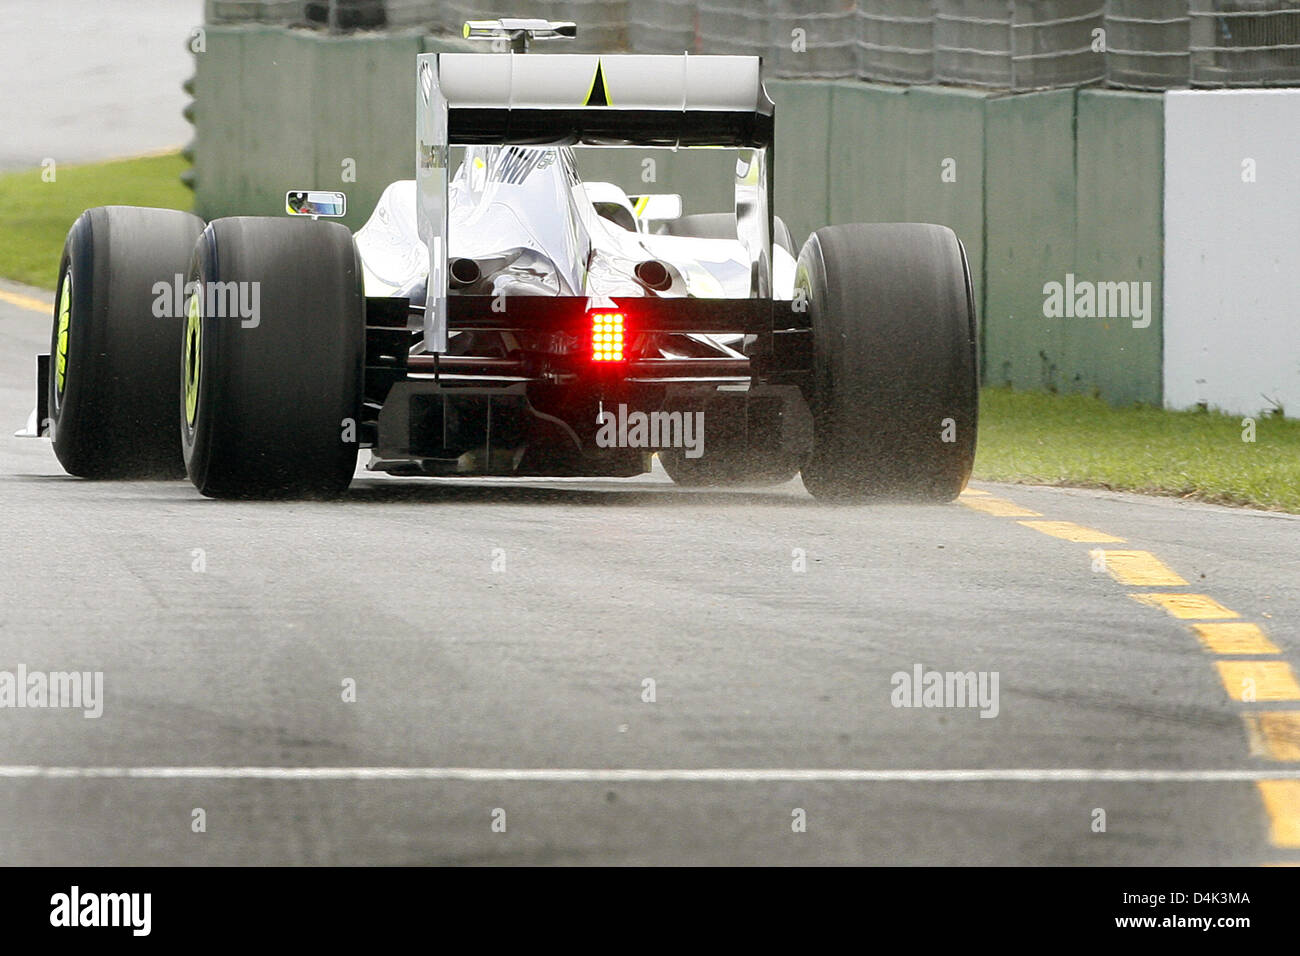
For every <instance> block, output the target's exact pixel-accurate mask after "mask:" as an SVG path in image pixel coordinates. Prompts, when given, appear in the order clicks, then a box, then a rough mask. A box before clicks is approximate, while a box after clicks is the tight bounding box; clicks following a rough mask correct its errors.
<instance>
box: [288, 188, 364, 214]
mask: <svg viewBox="0 0 1300 956" xmlns="http://www.w3.org/2000/svg"><path fill="white" fill-rule="evenodd" d="M347 210H348V198H347V196H345V195H343V193H328V192H309V191H307V190H305V189H296V190H295V189H291V190H289V192H287V193H285V194H284V211H285V212H287V213H288V214H289V215H291V216H342V215H344V214H346V213H347Z"/></svg>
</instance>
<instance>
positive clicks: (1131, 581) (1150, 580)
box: [1100, 551, 1187, 587]
mask: <svg viewBox="0 0 1300 956" xmlns="http://www.w3.org/2000/svg"><path fill="white" fill-rule="evenodd" d="M1100 553H1101V554H1103V555H1105V558H1106V572H1107V573H1108V574H1109V575H1110V576H1111V577H1112V578H1114V579H1115V580H1116V581H1118V582H1119V583H1120V584H1128V585H1131V586H1133V587H1161V586H1164V585H1173V586H1174V587H1183V586H1184V585H1186V584H1187V581H1186V579H1184V578H1183V577H1182V576H1181V575H1180V574H1178V573H1177V572H1175V571H1174V570H1173V569H1172V568H1171V567H1169V566H1168V565H1167V564H1165V563H1164V562H1163V561H1161V560H1160V559H1159V558H1157V557H1156V556H1155V555H1154V554H1152V553H1151V552H1150V551H1101V552H1100Z"/></svg>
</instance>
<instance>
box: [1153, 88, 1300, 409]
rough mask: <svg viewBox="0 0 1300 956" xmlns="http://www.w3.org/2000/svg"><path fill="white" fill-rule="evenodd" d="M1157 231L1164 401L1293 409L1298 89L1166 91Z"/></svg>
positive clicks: (1299, 289) (1297, 320) (1297, 403)
mask: <svg viewBox="0 0 1300 956" xmlns="http://www.w3.org/2000/svg"><path fill="white" fill-rule="evenodd" d="M1247 159H1253V160H1254V161H1255V182H1253V183H1251V182H1244V181H1243V178H1242V173H1243V162H1244V161H1245V160H1247ZM1164 231H1165V284H1164V285H1165V292H1164V295H1165V307H1164V335H1165V342H1164V383H1165V404H1166V405H1168V406H1169V407H1171V408H1186V407H1189V406H1191V405H1194V404H1196V403H1197V402H1208V403H1209V404H1210V405H1211V406H1213V407H1218V408H1221V409H1224V410H1225V411H1229V412H1233V413H1236V414H1242V415H1248V414H1249V415H1253V414H1255V413H1257V412H1260V411H1261V410H1264V409H1266V408H1269V407H1270V403H1269V401H1268V400H1267V399H1266V398H1265V397H1264V396H1267V397H1268V399H1273V400H1276V401H1278V402H1281V403H1282V405H1283V406H1284V407H1285V408H1286V413H1287V416H1288V417H1296V416H1300V90H1233V91H1224V92H1217V91H1177V92H1171V93H1169V94H1167V95H1166V97H1165V230H1164Z"/></svg>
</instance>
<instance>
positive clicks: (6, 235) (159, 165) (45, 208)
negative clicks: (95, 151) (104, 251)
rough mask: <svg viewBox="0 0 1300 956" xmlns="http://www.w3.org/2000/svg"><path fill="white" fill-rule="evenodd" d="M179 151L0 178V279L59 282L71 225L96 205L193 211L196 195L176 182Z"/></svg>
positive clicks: (40, 284)
mask: <svg viewBox="0 0 1300 956" xmlns="http://www.w3.org/2000/svg"><path fill="white" fill-rule="evenodd" d="M188 166H189V164H188V163H187V162H186V161H185V160H184V159H183V158H182V157H181V155H180V154H179V153H167V154H164V155H161V156H148V157H144V158H140V159H123V160H116V161H114V162H108V163H94V164H91V165H86V166H58V167H56V169H55V180H54V182H50V183H47V182H44V181H43V180H42V179H41V170H40V169H32V170H25V171H23V172H18V173H4V174H0V276H3V277H4V278H6V279H15V280H17V281H18V282H25V283H27V284H28V285H34V286H38V287H40V288H42V289H53V288H54V285H55V283H56V282H57V281H58V278H59V277H58V271H59V256H60V255H61V254H62V252H63V240H64V237H66V236H67V234H68V229H69V227H71V225H72V223H73V222H74V221H75V220H76V218H77V217H78V216H80V215H81V214H82V213H83V212H85V211H86V210H87V209H89V208H91V207H92V206H161V207H163V208H166V209H190V208H192V207H193V205H194V194H193V193H192V192H190V190H189V189H187V188H186V187H185V186H184V185H182V183H181V181H180V179H179V178H178V177H179V176H180V174H181V172H182V171H183V170H185V169H186V168H188Z"/></svg>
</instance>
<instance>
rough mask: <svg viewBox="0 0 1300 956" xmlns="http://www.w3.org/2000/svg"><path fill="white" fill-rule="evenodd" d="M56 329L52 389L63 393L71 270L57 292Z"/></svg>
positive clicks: (69, 316) (66, 363)
mask: <svg viewBox="0 0 1300 956" xmlns="http://www.w3.org/2000/svg"><path fill="white" fill-rule="evenodd" d="M58 320H59V325H58V331H57V332H56V333H55V343H54V391H55V394H57V395H62V394H63V389H64V387H65V386H66V385H67V382H68V328H69V326H71V324H72V272H71V271H69V272H66V273H64V276H63V288H62V291H60V292H59V310H58Z"/></svg>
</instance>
